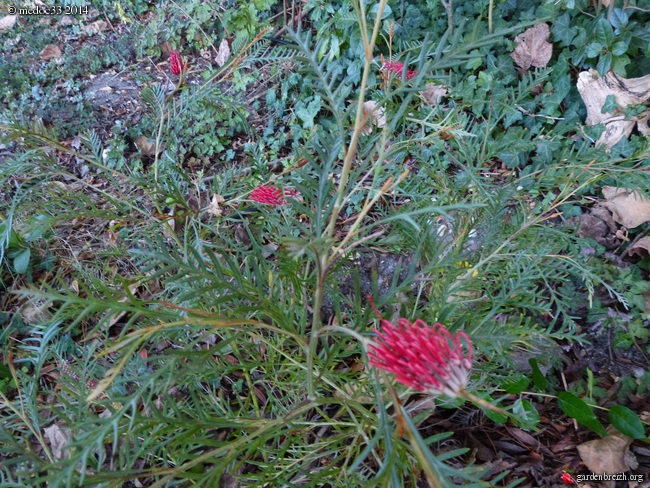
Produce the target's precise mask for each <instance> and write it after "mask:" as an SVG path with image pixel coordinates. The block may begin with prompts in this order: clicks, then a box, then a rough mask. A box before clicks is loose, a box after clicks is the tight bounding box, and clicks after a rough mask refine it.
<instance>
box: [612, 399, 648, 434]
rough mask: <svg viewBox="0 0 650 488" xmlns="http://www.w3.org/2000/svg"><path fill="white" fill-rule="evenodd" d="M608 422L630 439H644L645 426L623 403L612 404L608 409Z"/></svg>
mask: <svg viewBox="0 0 650 488" xmlns="http://www.w3.org/2000/svg"><path fill="white" fill-rule="evenodd" d="M609 422H610V423H611V424H612V425H613V426H614V427H616V430H618V431H619V432H620V433H621V434H624V435H626V436H628V437H631V438H632V439H644V438H645V428H644V427H643V423H642V422H641V419H640V418H639V416H638V415H637V414H636V413H634V412H633V411H632V410H630V409H629V408H627V407H624V406H623V405H614V406H613V407H612V408H610V409H609Z"/></svg>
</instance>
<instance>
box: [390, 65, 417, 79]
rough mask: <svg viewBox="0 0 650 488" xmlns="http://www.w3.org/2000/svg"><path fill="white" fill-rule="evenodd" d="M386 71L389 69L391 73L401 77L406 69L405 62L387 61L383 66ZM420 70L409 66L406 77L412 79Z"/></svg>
mask: <svg viewBox="0 0 650 488" xmlns="http://www.w3.org/2000/svg"><path fill="white" fill-rule="evenodd" d="M381 69H383V70H384V71H388V72H389V73H393V74H394V75H396V76H399V77H401V76H402V72H403V71H404V63H402V62H400V61H386V62H385V63H384V65H383V66H382V67H381ZM417 74H418V72H417V71H416V70H414V69H411V68H409V69H408V70H407V71H406V79H407V80H410V79H411V78H413V77H414V76H415V75H417Z"/></svg>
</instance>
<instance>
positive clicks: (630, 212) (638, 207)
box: [601, 186, 650, 229]
mask: <svg viewBox="0 0 650 488" xmlns="http://www.w3.org/2000/svg"><path fill="white" fill-rule="evenodd" d="M603 196H604V197H605V199H606V200H607V201H606V202H603V203H602V204H601V205H602V206H603V207H605V208H606V209H608V210H609V211H610V212H612V217H613V218H614V220H615V221H616V222H618V223H619V224H621V225H624V226H625V227H627V228H628V229H633V228H634V227H638V226H639V225H641V224H643V223H645V222H650V200H648V199H647V198H645V197H643V196H641V195H640V194H639V193H637V192H635V191H634V190H629V189H627V188H616V187H613V186H605V187H603Z"/></svg>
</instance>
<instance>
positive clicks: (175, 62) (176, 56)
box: [169, 51, 183, 75]
mask: <svg viewBox="0 0 650 488" xmlns="http://www.w3.org/2000/svg"><path fill="white" fill-rule="evenodd" d="M169 64H170V65H171V71H172V73H173V74H175V75H180V74H181V72H182V71H183V58H181V53H179V52H178V51H170V53H169Z"/></svg>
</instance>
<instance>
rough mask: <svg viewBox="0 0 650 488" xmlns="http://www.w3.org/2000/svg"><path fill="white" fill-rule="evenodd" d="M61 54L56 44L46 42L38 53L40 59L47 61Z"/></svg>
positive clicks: (59, 56)
mask: <svg viewBox="0 0 650 488" xmlns="http://www.w3.org/2000/svg"><path fill="white" fill-rule="evenodd" d="M61 56H62V53H61V49H60V48H59V46H57V45H56V44H48V45H47V46H45V47H44V48H43V50H42V51H41V53H40V57H41V60H43V61H49V60H50V59H59V58H61Z"/></svg>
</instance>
